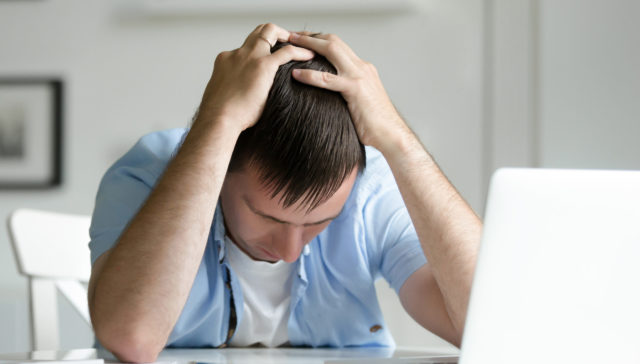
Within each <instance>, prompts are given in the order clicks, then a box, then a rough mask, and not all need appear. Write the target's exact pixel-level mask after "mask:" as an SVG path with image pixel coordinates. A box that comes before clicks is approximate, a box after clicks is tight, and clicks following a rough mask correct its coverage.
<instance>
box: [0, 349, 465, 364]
mask: <svg viewBox="0 0 640 364" xmlns="http://www.w3.org/2000/svg"><path fill="white" fill-rule="evenodd" d="M457 354H458V353H457V352H456V351H443V350H442V349H435V350H430V349H428V348H397V349H389V348H347V349H331V348H314V349H308V348H275V349H261V348H224V349H165V350H163V351H162V352H161V353H160V355H159V356H158V359H157V360H158V362H164V363H192V364H195V363H274V364H275V363H285V364H288V363H291V364H292V363H300V364H311V363H313V364H322V363H342V362H345V363H349V362H351V361H353V362H354V363H377V362H380V363H390V362H394V360H388V359H384V358H424V357H428V356H433V357H434V359H435V358H436V357H442V358H444V359H445V360H444V361H447V360H446V359H450V358H452V357H455V356H457ZM96 358H102V359H104V361H105V363H108V362H117V360H116V359H115V357H114V356H113V355H112V354H111V353H109V352H107V351H104V350H96V349H75V350H62V351H54V350H41V351H32V352H26V353H4V354H3V353H0V364H4V363H15V362H29V361H47V360H52V361H53V360H55V361H65V360H68V361H70V363H73V361H74V360H75V361H77V360H83V359H96ZM357 359H360V360H357ZM421 360H422V359H421ZM410 362H412V360H408V361H407V360H403V361H402V363H410ZM421 362H424V361H421ZM434 362H435V361H434ZM438 362H440V361H438Z"/></svg>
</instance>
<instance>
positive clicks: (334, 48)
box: [327, 42, 340, 53]
mask: <svg viewBox="0 0 640 364" xmlns="http://www.w3.org/2000/svg"><path fill="white" fill-rule="evenodd" d="M327 52H329V53H338V52H340V45H339V44H338V43H335V42H330V43H329V44H327Z"/></svg>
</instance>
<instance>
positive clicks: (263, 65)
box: [255, 57, 272, 72]
mask: <svg viewBox="0 0 640 364" xmlns="http://www.w3.org/2000/svg"><path fill="white" fill-rule="evenodd" d="M255 67H256V69H258V70H259V71H260V72H265V71H268V70H270V69H271V67H272V62H271V60H270V59H269V58H266V57H262V58H257V59H256V60H255Z"/></svg>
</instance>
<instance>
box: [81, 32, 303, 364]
mask: <svg viewBox="0 0 640 364" xmlns="http://www.w3.org/2000/svg"><path fill="white" fill-rule="evenodd" d="M289 36H290V33H289V32H288V31H286V30H284V29H282V28H280V27H278V26H275V25H273V24H265V25H260V26H258V27H257V28H256V29H255V30H254V31H253V32H252V33H251V34H250V35H249V36H248V37H247V40H246V41H245V42H244V44H243V45H242V46H241V47H240V48H238V49H236V50H233V51H230V52H222V53H221V54H220V55H219V56H218V58H217V59H216V62H215V67H214V71H213V76H212V77H211V80H210V81H209V84H208V85H207V88H206V90H205V92H204V96H203V98H202V103H201V105H200V111H199V113H198V117H197V118H196V120H195V122H194V124H193V125H192V128H191V130H190V132H189V134H188V135H187V137H186V138H185V140H184V143H183V144H182V146H181V147H180V149H179V151H178V153H177V154H176V156H175V158H173V160H172V161H171V162H170V163H169V165H168V167H167V168H166V170H165V171H164V174H163V175H162V176H161V178H160V179H159V180H158V181H157V183H156V184H155V185H154V187H153V191H151V192H150V194H149V197H148V198H147V199H146V201H145V202H144V203H143V205H142V206H141V207H140V209H139V210H137V213H136V215H135V216H134V217H133V218H132V219H131V221H130V223H129V225H128V226H127V227H126V229H125V230H124V231H123V233H122V234H121V236H120V238H119V239H118V241H117V243H116V244H115V245H114V246H113V247H112V248H111V249H110V250H109V251H107V252H106V253H104V254H103V255H102V256H100V257H99V258H98V259H97V260H96V261H95V263H94V265H93V268H92V273H91V281H90V282H89V308H90V312H91V319H92V323H93V328H94V331H95V333H96V336H97V338H98V340H99V341H100V343H101V344H102V345H103V346H104V347H105V348H106V349H108V350H110V351H111V352H113V353H114V354H115V355H116V357H118V358H119V359H120V360H121V361H125V362H153V361H155V360H156V358H157V355H158V353H159V352H160V351H161V350H162V349H163V348H164V346H165V345H166V343H167V340H168V338H169V335H170V333H171V331H172V329H173V327H174V326H175V324H176V322H177V320H178V318H179V316H180V313H181V312H182V310H183V308H184V306H185V302H186V301H187V297H188V296H189V292H190V290H191V286H192V285H193V282H194V278H195V277H196V273H197V271H198V268H199V266H200V264H201V262H202V256H203V253H204V250H205V247H206V244H207V239H208V236H209V232H210V229H211V221H212V220H213V214H214V211H215V209H216V206H217V202H218V197H219V195H220V189H221V186H222V184H223V183H224V179H225V176H226V173H227V167H228V166H229V160H230V159H231V155H232V153H233V150H234V147H235V143H236V140H237V137H238V135H240V132H242V131H243V130H244V129H246V128H248V127H250V126H251V125H253V124H255V123H256V122H257V120H258V119H259V117H260V115H261V114H262V110H263V108H264V104H265V102H266V100H267V96H268V94H269V90H270V89H271V85H272V84H273V79H274V78H275V74H276V72H277V70H278V67H279V66H280V65H282V64H285V63H287V62H289V61H292V60H300V61H304V60H308V59H310V58H312V57H313V55H314V53H313V52H312V51H309V50H307V49H303V48H298V47H294V46H286V47H284V48H281V49H279V50H278V51H276V52H274V53H273V54H272V53H271V45H273V44H275V43H276V41H278V40H280V41H288V40H289ZM164 147H166V146H164ZM159 148H162V146H161V147H159ZM140 163H142V162H140ZM132 183H138V181H132ZM107 197H109V196H107ZM123 203H124V202H123ZM125 204H126V203H125ZM136 209H137V207H136Z"/></svg>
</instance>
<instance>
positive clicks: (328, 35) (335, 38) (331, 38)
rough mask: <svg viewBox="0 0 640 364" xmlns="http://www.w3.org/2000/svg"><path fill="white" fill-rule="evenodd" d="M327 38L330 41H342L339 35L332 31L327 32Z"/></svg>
mask: <svg viewBox="0 0 640 364" xmlns="http://www.w3.org/2000/svg"><path fill="white" fill-rule="evenodd" d="M327 40H328V41H330V42H339V41H340V37H338V36H337V35H335V34H333V33H330V34H327Z"/></svg>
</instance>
